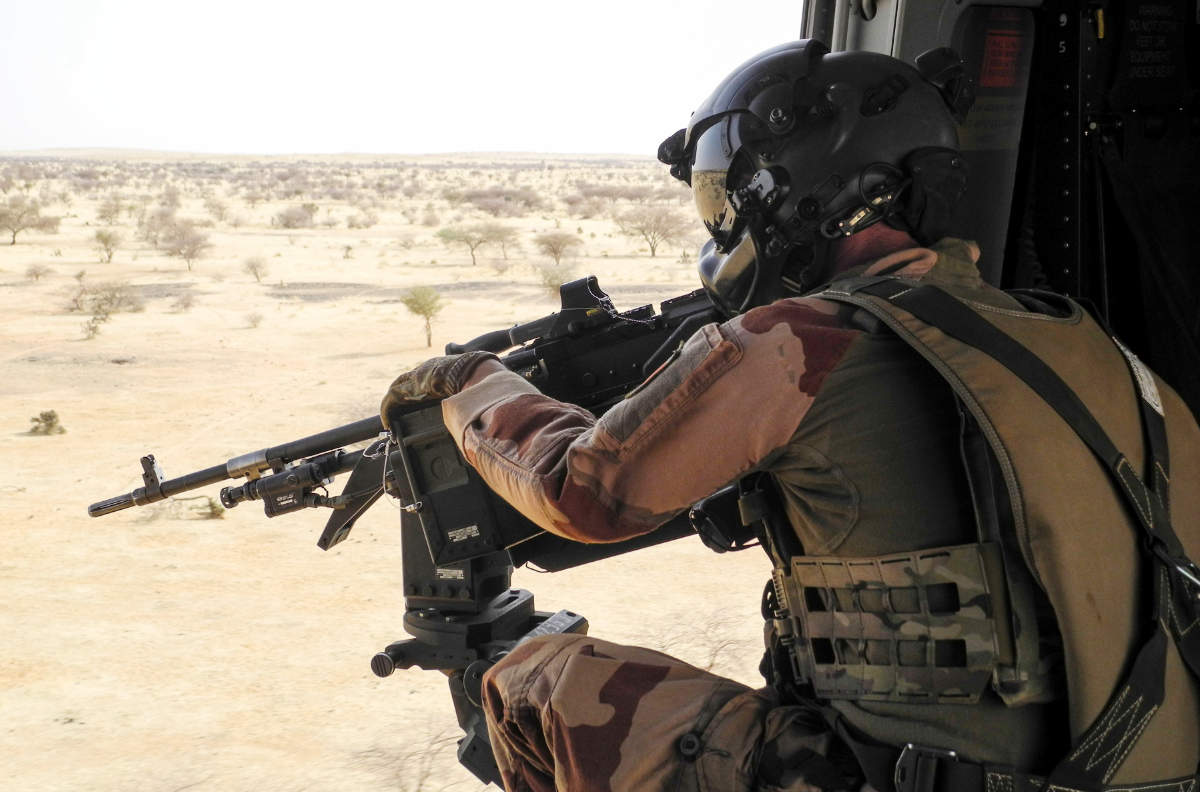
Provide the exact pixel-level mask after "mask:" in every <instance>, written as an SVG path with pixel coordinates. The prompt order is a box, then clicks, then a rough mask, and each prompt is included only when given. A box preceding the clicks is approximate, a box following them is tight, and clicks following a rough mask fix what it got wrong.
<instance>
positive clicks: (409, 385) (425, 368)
mask: <svg viewBox="0 0 1200 792" xmlns="http://www.w3.org/2000/svg"><path fill="white" fill-rule="evenodd" d="M497 359H498V358H497V357H496V356H495V355H493V354H492V353H491V352H465V353H463V354H461V355H446V356H444V357H435V358H430V359H429V360H426V361H425V362H424V363H422V364H421V365H419V366H417V367H416V368H415V369H413V370H412V371H406V372H404V373H403V374H401V375H400V376H399V377H396V380H395V381H394V382H393V383H392V384H391V387H389V388H388V392H387V394H386V395H385V396H384V397H383V402H382V403H381V404H380V405H379V415H380V417H381V418H383V425H384V428H386V429H387V430H388V431H389V432H390V431H391V430H392V425H391V416H390V413H391V412H392V411H393V410H396V409H398V408H400V407H403V406H405V405H409V404H419V403H420V402H427V401H436V400H439V399H445V398H446V397H448V396H453V395H454V394H456V393H458V392H459V391H460V390H462V387H463V384H464V383H465V382H466V381H467V379H468V378H469V377H470V376H471V372H473V371H474V370H475V367H476V366H478V365H479V364H480V363H482V362H483V361H485V360H497Z"/></svg>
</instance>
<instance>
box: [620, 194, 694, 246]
mask: <svg viewBox="0 0 1200 792" xmlns="http://www.w3.org/2000/svg"><path fill="white" fill-rule="evenodd" d="M615 219H616V221H617V227H618V228H619V229H621V233H622V234H625V235H626V236H631V237H641V238H642V239H643V240H644V241H645V243H646V245H647V247H649V248H650V258H654V254H655V252H656V251H657V250H658V246H659V245H661V244H662V243H664V242H676V241H678V240H680V239H682V238H683V237H684V236H686V235H687V233H688V232H689V231H691V230H692V227H693V225H694V224H693V223H692V221H691V220H689V219H688V218H687V217H685V216H684V215H683V214H681V213H680V212H679V211H677V210H675V209H671V208H669V207H666V206H654V207H650V208H647V209H633V210H630V211H628V212H624V213H622V214H619V215H617V216H616V218H615Z"/></svg>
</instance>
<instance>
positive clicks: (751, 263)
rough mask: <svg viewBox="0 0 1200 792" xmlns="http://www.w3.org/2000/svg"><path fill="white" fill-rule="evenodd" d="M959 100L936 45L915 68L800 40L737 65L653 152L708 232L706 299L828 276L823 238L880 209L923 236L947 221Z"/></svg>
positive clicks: (786, 287)
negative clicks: (685, 188)
mask: <svg viewBox="0 0 1200 792" xmlns="http://www.w3.org/2000/svg"><path fill="white" fill-rule="evenodd" d="M970 104H971V90H970V85H969V82H968V80H967V79H966V77H965V75H964V70H963V67H962V62H961V60H960V59H959V57H958V55H957V54H955V53H954V52H953V50H950V49H947V48H942V49H938V50H931V51H930V52H927V53H925V54H924V55H922V56H920V57H919V58H918V59H917V67H916V68H914V67H913V66H910V65H908V64H906V63H904V62H903V61H899V60H896V59H895V58H892V57H889V56H887V55H881V54H878V53H874V52H839V53H835V54H830V53H829V50H828V49H827V48H826V47H825V45H823V44H822V43H820V42H819V41H815V40H799V41H792V42H788V43H786V44H783V45H780V46H778V47H774V48H772V49H769V50H767V51H766V52H763V53H760V54H759V55H756V56H755V57H753V58H751V59H750V60H748V61H746V62H745V63H743V64H742V65H741V66H739V67H738V68H737V69H735V70H734V71H733V72H732V73H731V74H730V75H729V76H728V77H726V78H725V79H724V80H723V81H722V82H721V84H720V85H718V86H717V88H716V90H714V91H713V93H712V95H710V96H709V97H708V98H707V99H706V100H705V101H704V102H703V103H702V104H701V105H700V108H699V109H698V110H696V112H695V113H693V114H692V118H691V122H690V123H689V124H688V126H687V128H686V129H681V130H679V131H678V132H676V133H675V134H674V135H672V136H671V137H669V138H667V139H666V140H665V141H663V143H662V145H661V146H660V147H659V151H658V157H659V159H660V160H661V161H662V162H664V163H665V164H668V165H670V166H671V174H672V175H673V176H675V177H676V178H678V179H680V180H682V181H684V182H687V183H688V184H689V185H690V186H691V188H692V194H693V197H694V199H695V203H696V209H697V211H698V212H699V214H700V218H701V219H702V220H703V222H704V225H705V227H706V228H707V229H708V232H709V234H710V235H711V237H712V239H711V240H709V241H708V242H707V243H705V245H704V247H703V248H702V250H701V254H700V264H699V268H700V279H701V281H702V282H703V284H704V287H705V289H706V290H707V291H708V292H709V294H710V295H711V296H712V298H713V300H714V302H716V304H717V305H718V307H720V308H721V309H722V310H724V311H725V312H726V313H727V314H728V315H734V314H737V313H741V312H743V311H745V310H747V309H749V308H751V307H753V306H755V305H762V304H765V303H768V302H771V301H773V300H776V299H779V298H781V297H785V296H789V295H795V294H803V293H805V292H807V291H810V290H812V289H813V288H814V287H815V286H817V285H819V284H821V283H822V282H824V280H825V279H827V278H828V277H830V276H831V274H832V273H831V264H832V255H831V243H832V242H833V241H834V240H836V239H839V238H842V237H847V236H850V235H852V234H855V233H857V232H859V231H861V230H863V229H864V228H867V227H869V226H871V225H873V224H874V223H877V222H880V221H882V222H886V223H888V224H889V225H892V226H894V227H897V228H901V229H904V230H906V231H908V232H909V233H910V234H912V235H913V236H914V237H915V238H916V239H917V240H918V241H920V242H922V243H928V242H931V241H934V240H936V239H938V238H940V237H941V236H944V235H946V234H947V233H949V232H951V231H952V230H953V226H954V225H955V218H954V215H955V209H956V207H958V206H959V205H960V204H961V198H962V196H963V193H964V192H965V189H966V164H965V162H964V161H963V158H962V157H961V156H960V154H959V152H958V137H957V130H956V122H961V121H962V119H963V117H964V116H965V114H966V111H967V109H968V108H969V107H970Z"/></svg>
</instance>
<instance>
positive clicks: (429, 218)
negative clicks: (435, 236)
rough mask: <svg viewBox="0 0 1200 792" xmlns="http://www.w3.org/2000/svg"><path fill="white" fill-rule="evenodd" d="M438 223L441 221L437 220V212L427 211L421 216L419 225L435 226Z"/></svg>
mask: <svg viewBox="0 0 1200 792" xmlns="http://www.w3.org/2000/svg"><path fill="white" fill-rule="evenodd" d="M440 222H441V220H439V219H438V216H437V212H435V211H433V210H432V209H430V210H427V211H426V212H425V214H423V215H421V225H423V226H435V225H437V224H438V223H440Z"/></svg>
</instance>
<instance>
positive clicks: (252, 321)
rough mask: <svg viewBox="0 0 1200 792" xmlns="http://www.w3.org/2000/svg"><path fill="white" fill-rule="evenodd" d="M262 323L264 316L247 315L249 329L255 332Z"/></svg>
mask: <svg viewBox="0 0 1200 792" xmlns="http://www.w3.org/2000/svg"><path fill="white" fill-rule="evenodd" d="M262 321H263V315H262V314H260V313H250V314H246V326H247V327H249V328H250V329H251V330H253V329H254V328H256V327H258V326H259V325H260V324H262Z"/></svg>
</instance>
